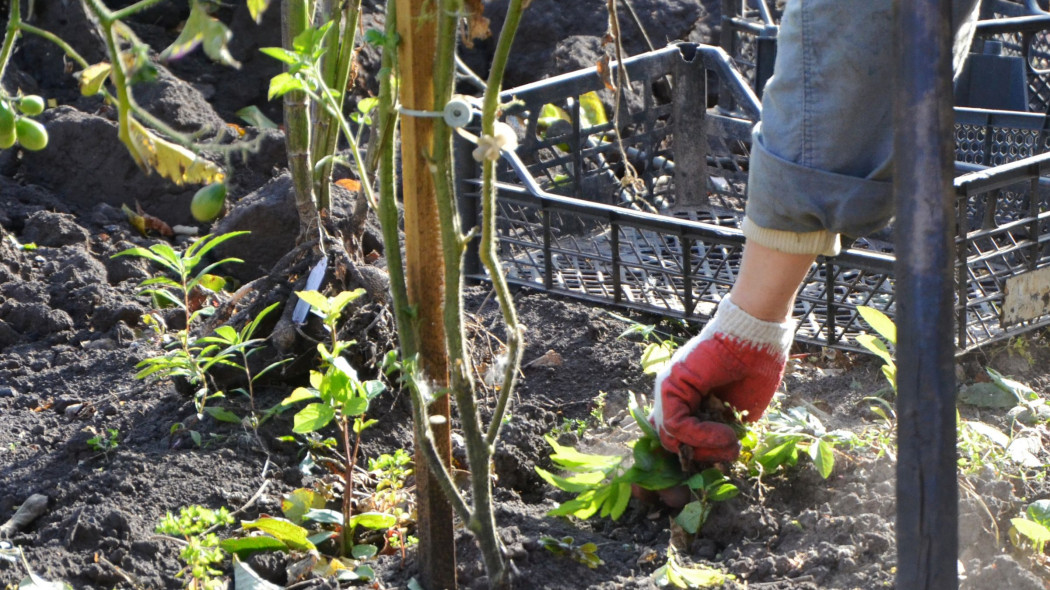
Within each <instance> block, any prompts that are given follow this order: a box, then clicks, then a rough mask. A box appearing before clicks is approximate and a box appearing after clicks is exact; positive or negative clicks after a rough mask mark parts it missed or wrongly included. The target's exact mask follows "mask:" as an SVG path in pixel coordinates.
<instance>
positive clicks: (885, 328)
mask: <svg viewBox="0 0 1050 590" xmlns="http://www.w3.org/2000/svg"><path fill="white" fill-rule="evenodd" d="M857 312H858V313H859V314H860V317H862V318H864V321H865V322H867V323H868V325H869V326H871V327H872V329H873V330H875V332H876V333H878V334H879V336H882V338H883V339H882V340H880V339H879V338H877V337H875V336H873V335H871V334H861V335H859V336H857V337H856V341H857V344H859V345H861V346H863V347H864V348H865V349H867V350H868V351H869V352H871V353H872V354H874V355H875V356H877V357H879V358H880V359H882V360H883V362H884V363H885V364H884V365H883V366H882V374H883V375H885V376H886V380H887V381H889V383H890V387H892V388H893V391H894V392H896V391H897V364H896V363H895V362H894V360H893V350H894V349H895V348H896V347H897V326H896V325H894V323H893V320H891V319H890V318H889V316H887V315H886V314H884V313H882V312H881V311H879V310H877V309H875V308H874V307H868V306H866V305H861V306H858V307H857Z"/></svg>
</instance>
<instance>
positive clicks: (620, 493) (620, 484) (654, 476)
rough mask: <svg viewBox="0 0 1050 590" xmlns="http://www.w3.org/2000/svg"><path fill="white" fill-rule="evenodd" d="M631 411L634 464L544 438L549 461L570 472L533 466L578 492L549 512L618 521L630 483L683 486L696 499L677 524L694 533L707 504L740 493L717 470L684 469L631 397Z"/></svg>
mask: <svg viewBox="0 0 1050 590" xmlns="http://www.w3.org/2000/svg"><path fill="white" fill-rule="evenodd" d="M630 410H631V415H632V416H634V418H635V420H636V421H637V423H638V425H639V426H640V427H641V428H642V432H643V434H642V436H641V438H639V439H638V440H637V441H635V442H634V445H633V446H632V455H633V459H634V464H633V465H631V466H630V467H629V468H627V467H624V465H623V463H624V461H625V459H626V458H625V457H622V456H615V455H594V454H588V453H581V452H579V451H577V450H576V449H573V448H572V447H566V446H562V445H559V444H558V443H557V441H555V440H554V439H553V438H552V437H549V436H548V437H546V440H547V443H548V444H550V445H551V447H552V448H553V449H554V454H553V455H551V461H553V462H554V464H555V465H557V466H558V467H559V468H561V469H564V470H565V471H567V472H570V473H571V475H567V476H561V475H557V474H554V473H551V472H549V471H547V470H545V469H542V468H540V467H536V468H535V469H536V472H537V473H538V474H539V475H540V477H542V478H543V479H544V480H546V481H547V482H548V483H550V484H551V485H553V486H554V487H556V488H558V489H561V490H565V491H567V492H572V493H575V494H576V497H575V498H574V499H572V500H569V501H567V502H563V503H562V504H561V505H559V506H558V507H557V508H555V509H553V510H551V511H550V512H549V513H548V514H550V515H552V516H574V517H576V518H581V519H588V518H590V517H592V516H594V515H595V514H598V515H599V516H601V517H603V518H604V517H606V516H608V517H610V518H612V519H613V520H617V519H619V518H620V516H621V515H622V514H623V512H624V510H626V509H627V504H628V502H629V501H630V499H631V492H632V486H638V487H639V488H641V489H645V490H652V491H658V490H665V489H668V488H673V487H677V486H682V485H684V486H687V487H688V488H689V490H690V491H691V494H692V496H693V497H694V498H695V500H694V501H693V502H691V503H689V504H687V505H686V509H685V510H683V513H682V514H681V515H679V517H680V518H681V523H680V524H682V526H683V528H685V529H686V530H687V531H688V532H690V533H696V532H697V531H698V530H700V527H702V526H703V523H704V521H705V520H706V519H707V515H708V514H709V513H710V503H711V502H717V501H722V500H727V499H729V498H732V497H733V496H735V495H736V494H737V493H738V490H737V488H736V486H734V485H733V484H731V483H729V481H728V480H726V479H725V476H724V475H722V473H721V472H720V471H718V470H717V469H708V470H706V471H704V472H703V473H699V474H689V473H686V472H684V471H683V470H682V466H681V463H680V462H679V460H678V458H677V457H675V456H674V455H671V454H670V453H667V452H665V451H664V450H663V447H662V445H661V444H660V439H659V437H658V435H657V433H656V431H655V430H653V427H652V426H651V425H650V424H649V422H648V420H646V419H645V417H644V416H643V415H642V413H641V408H640V407H638V406H637V405H636V404H635V403H634V402H633V400H632V403H631V408H630Z"/></svg>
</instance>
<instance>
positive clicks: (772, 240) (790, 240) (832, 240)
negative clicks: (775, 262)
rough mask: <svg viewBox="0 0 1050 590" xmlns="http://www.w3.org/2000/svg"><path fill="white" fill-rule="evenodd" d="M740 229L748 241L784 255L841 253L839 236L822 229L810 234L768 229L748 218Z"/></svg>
mask: <svg viewBox="0 0 1050 590" xmlns="http://www.w3.org/2000/svg"><path fill="white" fill-rule="evenodd" d="M741 229H742V230H743V232H744V237H745V238H747V239H748V240H751V241H753V242H755V243H757V244H760V245H762V246H765V247H766V248H769V249H771V250H776V251H778V252H784V253H786V254H820V255H823V256H838V254H839V252H840V251H842V246H841V244H840V243H839V235H838V234H836V233H832V232H829V231H827V230H824V229H818V230H817V231H811V232H792V231H784V230H779V229H769V228H767V227H762V226H760V225H758V224H757V223H755V222H754V221H751V218H750V217H744V222H743V224H742V225H741Z"/></svg>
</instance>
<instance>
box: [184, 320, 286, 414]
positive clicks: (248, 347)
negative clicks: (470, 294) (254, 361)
mask: <svg viewBox="0 0 1050 590" xmlns="http://www.w3.org/2000/svg"><path fill="white" fill-rule="evenodd" d="M278 305H280V303H274V304H272V305H270V306H269V307H267V308H265V309H263V310H262V311H260V312H259V315H257V316H255V319H253V320H252V321H251V322H248V323H247V324H245V326H244V327H243V328H241V330H240V331H239V332H238V331H237V330H235V329H233V328H232V327H230V326H220V327H219V328H216V329H215V334H214V335H213V336H206V337H204V338H201V339H200V340H199V342H200V343H202V344H206V345H208V346H209V348H206V349H205V351H206V352H208V353H211V348H210V347H212V346H214V347H220V349H219V350H218V351H217V352H215V353H214V356H215V357H216V358H221V359H225V360H224V361H223V363H224V364H228V365H233V366H236V367H238V368H240V369H241V370H242V371H244V374H245V376H246V377H247V381H248V389H247V390H245V389H243V388H238V389H235V390H234V393H241V394H243V395H246V396H247V397H248V402H249V404H250V406H251V413H250V415H249V421H250V422H251V426H252V428H253V429H254V428H257V427H258V425H259V424H260V423H261V422H264V421H265V420H266V418H267V417H268V416H271V415H272V414H269V413H267V414H265V415H264V416H263V417H262V419H259V418H258V417H257V416H256V413H255V387H254V386H255V382H256V381H257V380H259V379H260V378H262V376H263V375H265V374H266V373H268V372H270V371H271V370H273V369H275V368H277V367H279V366H281V365H283V364H285V363H287V362H289V361H291V360H292V359H285V360H279V361H276V362H274V363H270V364H269V365H267V366H266V367H265V368H263V369H262V370H261V371H259V372H258V373H257V374H255V375H253V374H252V370H251V366H250V365H249V364H248V357H250V356H251V355H253V354H255V353H256V352H258V351H260V350H262V343H263V342H264V341H265V340H266V339H265V338H255V331H256V330H257V329H258V328H259V324H260V323H262V321H263V320H264V319H265V318H266V316H267V315H269V313H270V312H271V311H273V310H274V309H275V308H276V307H277V306H278ZM237 356H239V357H240V362H236V361H233V360H231V359H233V358H234V357H237ZM212 416H213V417H216V418H219V419H221V418H220V417H219V416H218V415H216V413H214V412H213V413H212Z"/></svg>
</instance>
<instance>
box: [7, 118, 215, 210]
mask: <svg viewBox="0 0 1050 590" xmlns="http://www.w3.org/2000/svg"><path fill="white" fill-rule="evenodd" d="M40 120H41V121H42V122H43V123H44V126H45V127H46V128H47V132H48V135H49V136H50V143H49V145H48V149H46V150H42V151H39V152H26V153H25V154H24V156H23V159H22V167H21V172H22V174H23V175H24V178H25V180H26V182H29V183H33V184H39V185H40V186H43V187H45V188H48V189H50V190H52V191H54V192H55V193H57V194H58V195H59V196H60V197H62V199H63V200H64V202H65V203H66V206H67V207H68V208H70V209H72V210H73V211H74V212H81V213H87V212H89V211H91V210H92V209H94V208H95V206H96V205H98V203H99V202H103V203H107V204H109V205H112V206H114V207H117V208H119V207H120V206H121V205H124V204H127V205H128V206H130V207H131V208H132V209H134V207H135V203H136V202H138V203H140V204H141V205H142V207H143V208H144V209H145V210H146V212H147V213H150V214H152V215H155V216H157V217H159V218H161V219H163V220H164V221H165V222H167V223H168V224H169V225H174V224H185V225H191V224H193V223H194V220H193V217H192V216H191V215H190V205H189V204H190V199H191V198H192V197H193V193H194V192H195V191H196V190H197V187H196V186H183V187H180V186H176V185H175V184H174V183H172V182H171V181H169V180H167V179H164V178H162V177H160V176H158V175H156V174H151V175H149V176H147V175H145V174H144V173H143V172H142V171H141V170H140V169H139V168H138V166H136V164H135V162H134V160H132V159H131V156H130V155H129V154H128V150H127V148H126V147H125V146H124V144H122V143H121V142H120V140H119V139H117V127H116V124H114V123H113V122H112V121H109V120H107V119H104V118H102V117H99V116H96V115H90V114H87V113H83V112H80V111H78V110H75V109H73V108H71V107H64V106H60V107H57V108H54V109H48V110H47V111H44V114H43V115H41V117H40ZM59 170H64V171H71V172H67V173H57V171H59Z"/></svg>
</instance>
